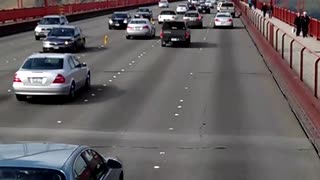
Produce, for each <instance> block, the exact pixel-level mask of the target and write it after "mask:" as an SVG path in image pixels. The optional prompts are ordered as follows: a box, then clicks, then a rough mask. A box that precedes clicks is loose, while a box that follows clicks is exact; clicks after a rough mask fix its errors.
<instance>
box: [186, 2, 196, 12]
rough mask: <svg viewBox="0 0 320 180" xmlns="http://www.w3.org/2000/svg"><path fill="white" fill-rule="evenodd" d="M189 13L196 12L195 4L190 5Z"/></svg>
mask: <svg viewBox="0 0 320 180" xmlns="http://www.w3.org/2000/svg"><path fill="white" fill-rule="evenodd" d="M187 5H188V11H196V10H197V7H196V5H194V4H191V3H188V4H187Z"/></svg>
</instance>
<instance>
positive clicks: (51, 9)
mask: <svg viewBox="0 0 320 180" xmlns="http://www.w3.org/2000/svg"><path fill="white" fill-rule="evenodd" d="M156 2H158V0H116V1H112V0H104V1H100V2H88V3H80V4H79V3H77V4H64V5H56V6H47V7H35V8H23V9H8V10H1V11H0V23H2V24H5V23H8V22H12V21H14V22H18V21H24V20H33V19H37V18H40V17H42V16H45V15H48V14H66V15H70V14H78V13H82V12H88V11H98V10H104V9H113V8H121V7H128V6H133V5H142V4H150V3H156Z"/></svg>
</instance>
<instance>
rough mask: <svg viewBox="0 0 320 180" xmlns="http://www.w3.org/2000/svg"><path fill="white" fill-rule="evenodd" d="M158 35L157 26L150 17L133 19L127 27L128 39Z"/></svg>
mask: <svg viewBox="0 0 320 180" xmlns="http://www.w3.org/2000/svg"><path fill="white" fill-rule="evenodd" d="M155 35H156V28H155V27H154V26H153V24H151V22H150V21H149V20H148V19H132V20H131V21H130V22H129V24H128V27H127V35H126V38H127V39H131V38H134V37H148V38H153V37H155Z"/></svg>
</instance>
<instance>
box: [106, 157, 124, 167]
mask: <svg viewBox="0 0 320 180" xmlns="http://www.w3.org/2000/svg"><path fill="white" fill-rule="evenodd" d="M107 166H108V168H110V169H121V168H122V164H121V163H120V162H118V161H116V160H113V159H108V161H107Z"/></svg>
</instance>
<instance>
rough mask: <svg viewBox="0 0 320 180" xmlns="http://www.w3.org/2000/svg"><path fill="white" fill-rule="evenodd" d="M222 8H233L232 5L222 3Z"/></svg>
mask: <svg viewBox="0 0 320 180" xmlns="http://www.w3.org/2000/svg"><path fill="white" fill-rule="evenodd" d="M221 6H222V7H233V4H232V3H222V5H221Z"/></svg>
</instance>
